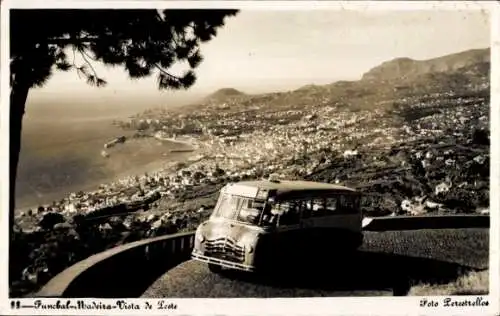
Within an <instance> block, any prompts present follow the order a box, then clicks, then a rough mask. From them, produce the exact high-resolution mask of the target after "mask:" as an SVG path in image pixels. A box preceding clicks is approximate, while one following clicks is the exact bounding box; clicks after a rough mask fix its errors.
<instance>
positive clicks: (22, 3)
mask: <svg viewBox="0 0 500 316" xmlns="http://www.w3.org/2000/svg"><path fill="white" fill-rule="evenodd" d="M1 5H2V7H1V30H0V31H1V40H2V41H1V63H0V65H2V66H3V67H1V81H0V82H1V93H0V95H1V96H3V97H2V98H1V102H2V104H1V108H0V109H1V112H0V114H1V116H0V117H1V118H0V119H1V121H0V128H1V141H0V146H1V147H2V151H1V153H2V155H1V158H2V160H3V161H2V164H1V168H2V169H1V173H2V175H3V177H2V179H3V180H2V182H1V183H0V190H1V203H2V204H1V206H2V208H1V209H2V210H7V209H8V198H9V194H8V181H7V180H6V179H8V172H9V165H8V150H9V146H8V145H9V140H8V133H9V119H8V118H9V99H8V98H7V96H8V95H9V94H10V87H9V81H10V80H9V9H10V8H166V7H168V8H214V7H218V8H237V9H242V10H326V9H332V10H343V9H352V10H378V11H386V10H394V11H411V10H438V9H439V10H481V11H484V12H485V13H486V14H489V15H490V22H491V25H490V26H491V105H490V108H491V156H490V157H491V158H490V161H491V163H490V165H491V169H490V210H493V211H491V212H490V223H491V224H490V266H489V271H490V293H489V295H487V296H482V298H483V299H484V300H487V301H488V302H489V305H488V307H485V308H474V307H468V308H465V307H464V308H460V307H455V308H445V307H442V306H441V307H437V308H420V307H419V302H420V300H421V299H422V297H391V298H387V297H363V298H361V297H339V298H291V299H283V298H276V299H255V298H245V299H169V298H165V299H164V301H167V302H169V303H173V304H176V305H177V309H175V310H168V311H165V310H159V309H154V308H153V309H151V310H146V309H143V308H141V309H140V310H133V309H132V310H131V309H127V310H113V311H112V312H110V311H109V310H105V309H100V310H98V309H94V310H87V311H83V310H80V311H73V310H41V309H40V310H34V309H26V310H23V309H19V310H14V309H11V308H10V303H11V300H10V299H9V298H8V293H9V289H8V282H6V281H7V280H8V247H9V245H8V240H9V238H8V216H7V212H3V213H0V222H1V226H0V234H1V237H0V251H1V258H2V259H1V260H2V261H1V262H0V269H1V270H0V271H1V277H0V280H2V285H1V287H0V314H10V315H33V314H37V315H73V314H78V315H107V314H110V313H113V314H123V315H140V314H143V313H144V312H146V313H149V314H158V315H160V314H165V313H168V314H172V315H174V314H175V315H209V314H210V315H211V314H218V315H226V314H227V315H256V314H266V315H299V314H300V315H312V314H329V315H330V314H332V315H333V314H335V315H358V314H371V315H373V314H376V315H401V314H408V315H410V314H412V315H413V314H425V315H431V314H436V315H445V314H453V315H462V314H464V315H498V314H500V308H499V300H500V296H499V293H500V288H499V272H500V269H499V268H500V264H499V263H500V258H499V252H498V250H499V226H498V225H499V218H498V210H499V209H500V199H498V196H500V195H499V194H500V192H499V191H498V190H499V188H500V183H499V182H500V168H499V164H500V151H499V149H500V148H499V146H500V142H498V141H497V140H498V134H499V133H500V130H499V127H498V126H500V125H499V124H500V115H499V114H500V113H499V111H500V69H499V67H500V27H498V26H500V9H499V8H500V4H499V3H498V2H495V1H147V0H144V1H141V0H138V1H120V0H108V1H101V0H87V1H79V0H74V1H72V0H38V1H35V0H33V1H28V0H3V1H2V4H1ZM444 298H445V297H439V296H432V299H434V300H437V301H442V300H443V299H444ZM452 298H454V299H457V300H464V299H470V300H475V299H476V298H477V297H476V296H470V297H467V296H460V297H452ZM58 300H60V303H61V304H65V303H66V301H67V300H66V299H43V303H44V304H51V303H55V302H56V301H58ZM117 300H118V299H95V300H94V299H84V301H86V302H87V301H88V302H98V303H102V304H115V302H116V301H117ZM124 300H125V301H126V302H127V303H130V304H138V306H144V304H145V302H150V304H152V305H155V304H156V303H157V302H158V301H159V300H158V299H127V298H124ZM20 301H21V302H22V304H27V305H32V304H33V302H34V301H35V299H21V300H20ZM71 301H72V302H76V299H73V300H71Z"/></svg>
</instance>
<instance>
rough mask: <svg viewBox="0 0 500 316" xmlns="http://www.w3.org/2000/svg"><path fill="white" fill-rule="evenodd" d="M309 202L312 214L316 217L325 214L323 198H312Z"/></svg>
mask: <svg viewBox="0 0 500 316" xmlns="http://www.w3.org/2000/svg"><path fill="white" fill-rule="evenodd" d="M311 204H312V214H313V215H312V216H314V217H317V216H325V215H327V212H326V204H325V199H313V200H312V201H311Z"/></svg>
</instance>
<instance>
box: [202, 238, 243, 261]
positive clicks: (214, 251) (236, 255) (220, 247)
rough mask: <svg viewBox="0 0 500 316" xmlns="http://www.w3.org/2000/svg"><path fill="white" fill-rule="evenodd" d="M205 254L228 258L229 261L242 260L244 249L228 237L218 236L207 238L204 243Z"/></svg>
mask: <svg viewBox="0 0 500 316" xmlns="http://www.w3.org/2000/svg"><path fill="white" fill-rule="evenodd" d="M205 255H207V256H210V257H214V258H218V259H223V260H228V261H231V262H238V263H240V262H244V261H245V250H244V249H243V247H241V246H238V245H237V244H236V242H235V241H234V240H232V239H229V238H218V239H214V240H207V241H206V244H205Z"/></svg>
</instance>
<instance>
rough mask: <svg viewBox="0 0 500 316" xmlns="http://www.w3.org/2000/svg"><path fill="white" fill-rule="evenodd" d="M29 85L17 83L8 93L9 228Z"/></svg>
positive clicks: (12, 219)
mask: <svg viewBox="0 0 500 316" xmlns="http://www.w3.org/2000/svg"><path fill="white" fill-rule="evenodd" d="M28 92H29V85H28V84H24V83H22V82H20V81H17V82H16V83H14V84H13V86H12V89H11V92H10V133H9V144H10V145H9V167H10V173H9V225H10V226H9V227H10V229H11V232H12V227H13V226H14V211H15V202H16V200H15V198H16V176H17V165H18V162H19V153H20V151H21V130H22V125H23V116H24V110H25V107H26V99H27V98H28Z"/></svg>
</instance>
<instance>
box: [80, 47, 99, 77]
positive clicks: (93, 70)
mask: <svg viewBox="0 0 500 316" xmlns="http://www.w3.org/2000/svg"><path fill="white" fill-rule="evenodd" d="M78 52H80V55H82V58H83V60H84V61H85V63H86V64H87V65H89V67H90V69H91V70H92V72H93V73H94V77H96V78H98V76H97V72H96V71H95V69H94V67H93V66H92V64H91V63H90V61H89V60H88V59H87V57H86V55H87V54H85V52H84V51H83V50H81V49H79V50H78Z"/></svg>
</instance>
